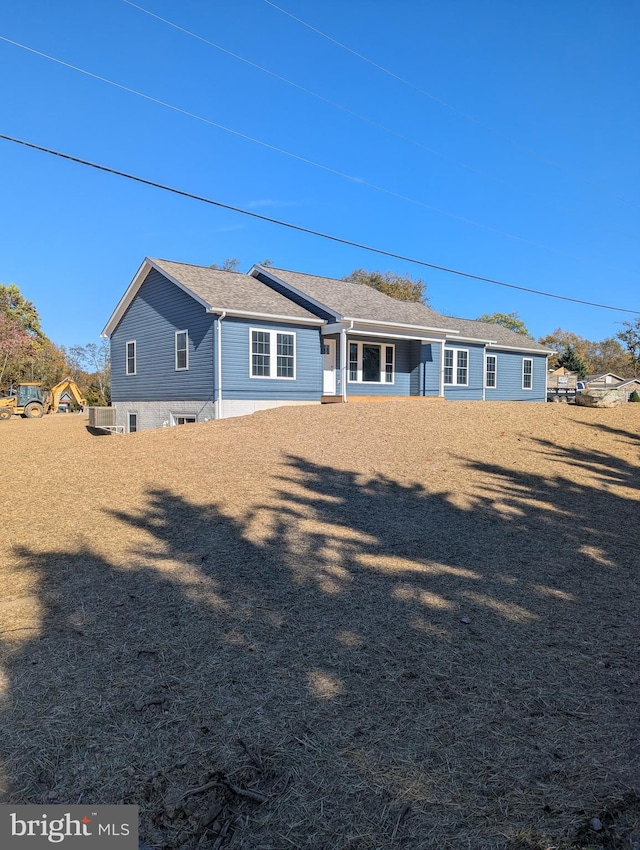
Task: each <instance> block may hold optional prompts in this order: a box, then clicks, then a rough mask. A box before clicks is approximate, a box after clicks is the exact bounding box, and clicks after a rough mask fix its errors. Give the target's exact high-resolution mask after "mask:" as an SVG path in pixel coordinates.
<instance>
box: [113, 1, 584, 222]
mask: <svg viewBox="0 0 640 850" xmlns="http://www.w3.org/2000/svg"><path fill="white" fill-rule="evenodd" d="M122 2H123V3H126V4H127V6H131V7H132V8H133V9H137V10H138V11H139V12H142V13H143V14H145V15H148V16H149V17H150V18H155V20H157V21H161V22H162V23H163V24H166V25H167V26H169V27H173V29H175V30H177V31H178V32H181V33H184V34H185V35H188V36H189V37H190V38H195V39H197V41H201V42H202V43H203V44H207V45H208V46H209V47H213V48H214V49H215V50H219V51H220V52H221V53H224V54H226V55H227V56H231V57H232V58H233V59H237V60H238V61H239V62H244V64H245V65H248V66H249V67H250V68H255V70H257V71H260V72H262V73H263V74H268V75H269V76H270V77H273V78H274V79H276V80H278V81H279V82H281V83H285V84H286V85H288V86H291V87H292V88H294V89H297V90H298V91H301V92H302V93H303V94H307V95H309V96H310V97H314V98H316V99H317V100H319V101H321V102H322V103H326V104H327V105H328V106H332V107H333V108H334V109H338V110H340V111H341V112H344V113H346V114H347V115H351V116H352V117H353V118H357V119H358V120H359V121H364V122H365V123H366V124H369V125H370V126H372V127H377V128H378V129H379V130H383V131H384V132H385V133H389V134H390V135H392V136H395V137H396V138H397V139H400V140H401V141H403V142H408V143H409V144H410V145H414V146H415V147H417V148H421V149H422V150H424V151H426V152H427V153H429V154H431V155H432V156H436V157H439V158H440V159H444V160H445V161H446V162H451V163H453V164H454V165H457V166H458V167H459V168H464V169H465V170H466V171H470V172H471V173H473V174H477V175H479V176H480V177H485V178H487V179H489V180H494V181H495V182H496V183H500V184H501V185H503V186H506V187H507V188H508V189H511V190H513V191H515V192H520V193H521V194H523V195H525V196H526V197H528V198H532V199H533V200H535V201H542V202H543V203H546V204H549V205H550V206H553V207H555V208H556V209H560V210H562V211H563V212H565V213H568V214H569V215H573V214H572V213H571V212H570V211H569V210H568V209H567V207H565V206H562V205H561V204H557V203H555V202H553V201H550V200H548V199H547V198H541V197H540V196H538V195H534V194H533V193H531V192H529V191H527V190H526V189H523V188H522V187H521V186H516V185H515V184H513V183H511V182H510V181H508V180H505V179H503V178H502V177H497V176H496V175H495V174H489V173H488V172H486V171H483V170H482V169H480V168H476V167H475V166H473V165H469V164H468V163H466V162H462V161H461V160H459V159H455V158H454V157H451V156H448V154H445V153H442V151H438V150H436V149H435V148H431V147H429V146H428V145H425V144H424V143H423V142H420V141H418V139H414V138H412V137H411V136H406V135H405V134H404V133H400V132H399V131H398V130H395V129H394V128H393V127H388V126H387V125H386V124H382V123H381V122H379V121H376V120H374V119H373V118H368V117H367V116H366V115H362V114H361V113H360V112H356V111H355V110H353V109H350V108H349V107H348V106H344V105H343V104H341V103H337V102H336V101H335V100H331V99H330V98H328V97H325V96H324V95H322V94H318V92H315V91H313V90H312V89H308V88H306V87H305V86H302V85H300V84H299V83H296V82H294V81H293V80H289V79H287V77H283V76H282V75H281V74H277V73H276V72H275V71H271V70H270V69H269V68H265V67H264V66H263V65H259V64H258V63H257V62H253V61H252V60H251V59H247V58H246V57H245V56H240V55H239V54H238V53H234V52H233V51H232V50H228V49H227V48H226V47H222V45H220V44H216V42H215V41H211V40H210V39H208V38H205V37H204V36H202V35H199V34H198V33H196V32H193V31H192V30H189V29H186V27H183V26H180V24H176V23H175V22H174V21H170V20H169V19H168V18H163V17H162V16H161V15H157V14H156V13H155V12H152V11H150V10H149V9H145V8H144V7H143V6H139V5H138V4H137V3H134V2H133V0H122ZM276 8H277V7H276Z"/></svg>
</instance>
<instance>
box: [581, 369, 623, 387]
mask: <svg viewBox="0 0 640 850" xmlns="http://www.w3.org/2000/svg"><path fill="white" fill-rule="evenodd" d="M625 380H626V378H622V377H620V375H614V374H613V372H604V373H603V374H602V375H586V376H585V377H584V378H583V381H584V383H585V385H586V388H587V389H588V390H613V389H617V387H618V385H619V384H621V383H622V382H623V381H625Z"/></svg>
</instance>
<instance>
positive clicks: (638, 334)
mask: <svg viewBox="0 0 640 850" xmlns="http://www.w3.org/2000/svg"><path fill="white" fill-rule="evenodd" d="M622 324H623V326H624V330H623V331H620V333H619V334H616V336H617V337H618V339H619V340H620V341H621V342H622V344H623V345H624V347H625V348H626V349H627V352H628V354H629V365H630V366H631V368H632V369H633V377H634V378H636V377H637V376H638V371H639V369H640V319H636V320H635V322H623V323H622Z"/></svg>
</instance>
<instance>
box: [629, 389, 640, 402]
mask: <svg viewBox="0 0 640 850" xmlns="http://www.w3.org/2000/svg"><path fill="white" fill-rule="evenodd" d="M629 401H640V393H639V392H638V390H634V391H633V392H632V393H631V395H630V396H629Z"/></svg>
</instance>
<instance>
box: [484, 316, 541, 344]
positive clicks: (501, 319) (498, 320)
mask: <svg viewBox="0 0 640 850" xmlns="http://www.w3.org/2000/svg"><path fill="white" fill-rule="evenodd" d="M476 321H478V322H490V323H491V324H493V325H502V327H503V328H507V330H510V331H514V332H515V333H517V334H521V335H522V336H526V337H529V339H533V337H532V336H531V334H530V333H529V330H528V328H527V326H526V325H525V323H524V322H523V321H522V319H521V318H520V313H483V314H482V316H478V318H477V319H476Z"/></svg>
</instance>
